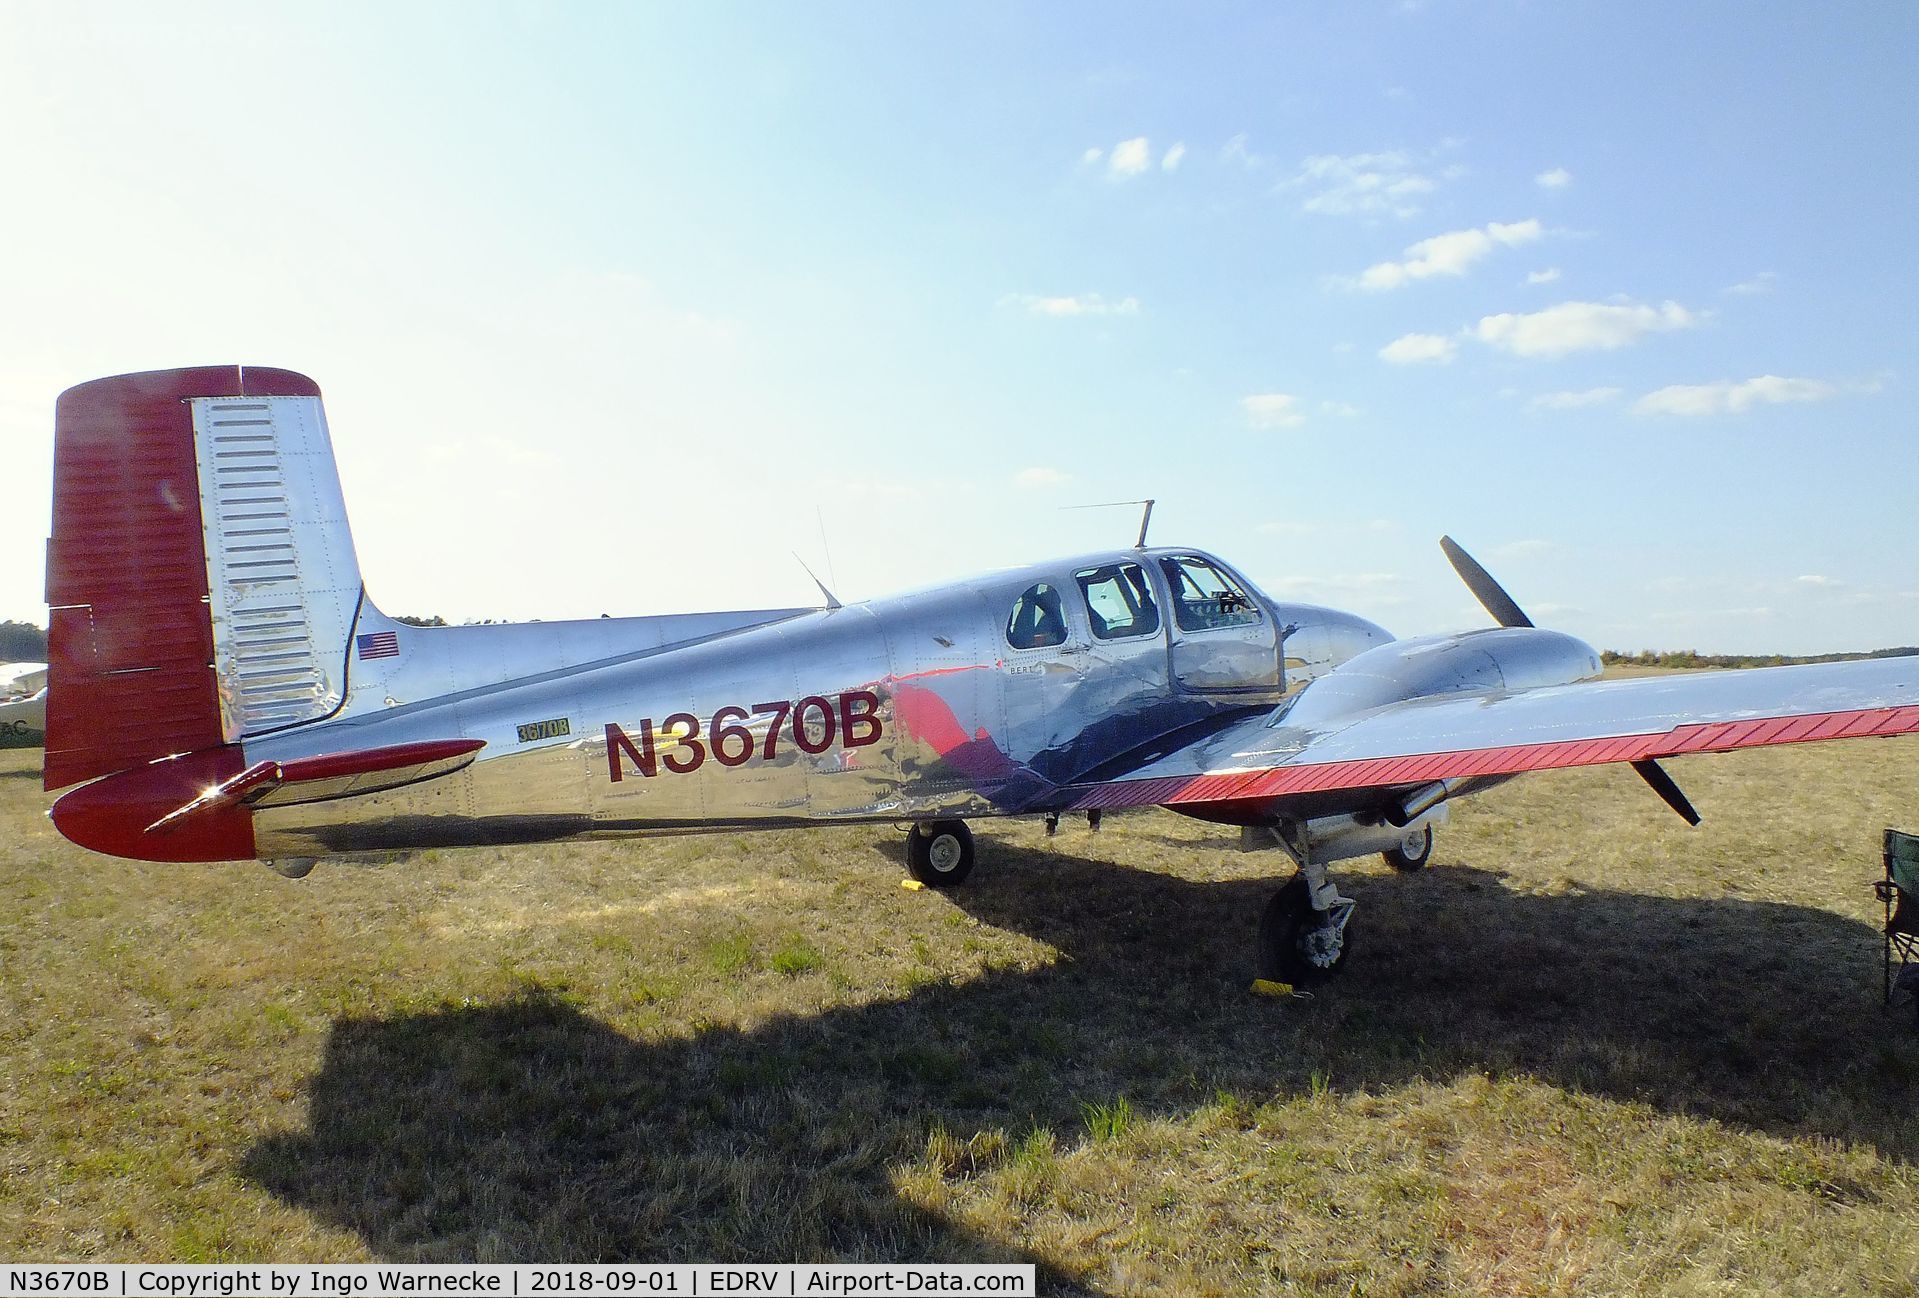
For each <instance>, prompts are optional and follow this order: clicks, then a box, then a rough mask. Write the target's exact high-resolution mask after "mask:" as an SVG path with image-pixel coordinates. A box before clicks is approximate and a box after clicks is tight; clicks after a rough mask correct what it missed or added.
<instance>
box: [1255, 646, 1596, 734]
mask: <svg viewBox="0 0 1919 1298" xmlns="http://www.w3.org/2000/svg"><path fill="white" fill-rule="evenodd" d="M1602 670H1603V668H1602V665H1601V663H1600V661H1599V654H1598V652H1597V651H1596V650H1594V649H1593V647H1592V646H1591V645H1589V644H1587V643H1586V642H1585V641H1583V640H1580V639H1578V638H1576V637H1574V636H1569V635H1567V634H1566V633H1565V632H1563V631H1542V630H1540V629H1539V628H1537V627H1488V628H1486V629H1485V630H1483V631H1463V632H1460V633H1458V634H1456V635H1439V636H1421V637H1419V638H1417V639H1412V640H1394V641H1393V642H1392V643H1390V644H1383V645H1380V646H1379V647H1378V648H1376V649H1368V650H1367V651H1366V652H1365V653H1362V654H1359V655H1358V656H1356V657H1354V658H1350V659H1348V660H1347V661H1345V662H1343V663H1341V664H1340V665H1339V666H1338V667H1337V668H1335V669H1334V670H1332V671H1331V672H1328V673H1327V674H1326V675H1324V676H1322V677H1320V678H1319V679H1318V680H1316V681H1314V682H1313V683H1312V684H1311V685H1309V686H1307V687H1306V688H1305V689H1304V690H1302V691H1300V693H1299V697H1297V698H1295V699H1294V700H1293V701H1292V702H1291V703H1290V704H1288V705H1287V706H1286V707H1285V708H1284V709H1283V710H1282V711H1281V712H1280V713H1279V714H1278V715H1277V716H1275V718H1274V724H1275V725H1279V726H1310V725H1313V724H1315V723H1316V722H1318V721H1320V720H1321V719H1323V718H1331V717H1339V718H1346V719H1350V718H1351V717H1352V716H1354V715H1356V714H1358V713H1360V712H1363V711H1365V710H1367V709H1369V708H1377V707H1384V706H1385V705H1386V704H1389V703H1399V702H1402V701H1403V700H1406V699H1413V698H1424V697H1427V696H1429V695H1444V694H1467V693H1497V694H1510V693H1514V692H1517V691H1519V690H1531V689H1538V688H1539V687H1541V686H1543V685H1568V684H1571V683H1572V682H1574V681H1583V680H1591V679H1592V678H1594V677H1596V676H1598V675H1599V674H1600V672H1601V671H1602Z"/></svg>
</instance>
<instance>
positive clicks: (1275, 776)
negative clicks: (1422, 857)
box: [1074, 705, 1919, 808]
mask: <svg viewBox="0 0 1919 1298" xmlns="http://www.w3.org/2000/svg"><path fill="white" fill-rule="evenodd" d="M1915 732H1919V705H1908V706H1905V707H1897V708H1867V709H1862V710H1860V711H1857V712H1825V713H1812V714H1807V715H1803V716H1793V717H1760V718H1756V719H1753V720H1750V721H1721V722H1712V723H1707V724H1697V723H1695V724H1691V725H1684V726H1678V727H1675V728H1674V729H1672V730H1670V731H1665V732H1659V733H1653V734H1639V735H1618V736H1614V737H1611V738H1605V739H1564V740H1554V741H1551V742H1548V743H1541V744H1517V745H1511V746H1505V747H1498V748H1481V749H1472V750H1466V751H1461V752H1441V753H1419V754H1412V755H1407V756H1399V757H1367V758H1356V759H1352V760H1348V761H1339V762H1320V763H1316V764H1310V765H1299V766H1278V767H1274V768H1272V769H1271V770H1266V771H1253V772H1244V771H1241V772H1233V773H1230V774H1201V775H1192V776H1160V777H1158V778H1155V779H1148V780H1135V781H1131V782H1120V783H1118V784H1109V785H1099V786H1095V787H1092V788H1088V789H1084V790H1082V791H1081V792H1080V796H1079V799H1078V801H1077V802H1075V803H1074V805H1075V806H1076V807H1082V808H1084V807H1095V806H1148V805H1157V806H1169V805H1173V804H1179V803H1196V802H1208V803H1215V802H1248V801H1254V800H1257V799H1264V798H1277V797H1283V796H1285V795H1287V794H1294V793H1318V792H1324V791H1327V790H1333V789H1369V788H1389V787H1393V786H1398V785H1405V784H1414V783H1425V782H1428V781H1431V780H1440V779H1449V778H1457V777H1461V776H1474V775H1512V774H1518V773H1520V772H1523V771H1536V770H1546V769H1553V768H1563V767H1573V766H1596V765H1600V764H1603V763H1606V762H1629V761H1637V760H1639V759H1641V758H1645V757H1677V756H1682V755H1684V754H1687V753H1697V752H1707V751H1724V750H1730V749H1738V748H1757V747H1762V746H1769V745H1773V744H1791V743H1804V742H1808V741H1811V740H1821V739H1857V738H1865V737H1867V736H1875V735H1904V734H1912V733H1915Z"/></svg>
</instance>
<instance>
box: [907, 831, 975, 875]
mask: <svg viewBox="0 0 1919 1298" xmlns="http://www.w3.org/2000/svg"><path fill="white" fill-rule="evenodd" d="M906 868H907V870H908V871H909V872H911V874H912V876H913V877H914V878H915V879H918V880H919V881H920V882H921V883H923V884H925V885H926V886H927V887H929V888H952V887H956V886H958V885H959V884H962V883H964V882H966V876H967V875H969V874H971V873H972V872H973V831H972V830H970V829H968V828H967V827H966V822H965V821H963V820H934V821H929V822H927V823H925V824H919V825H915V826H913V828H912V830H911V832H909V833H908V834H907V835H906Z"/></svg>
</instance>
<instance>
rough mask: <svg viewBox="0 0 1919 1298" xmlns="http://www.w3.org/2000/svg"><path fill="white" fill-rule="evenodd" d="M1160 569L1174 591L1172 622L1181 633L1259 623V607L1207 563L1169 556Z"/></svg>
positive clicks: (1202, 560) (1183, 556)
mask: <svg viewBox="0 0 1919 1298" xmlns="http://www.w3.org/2000/svg"><path fill="white" fill-rule="evenodd" d="M1159 566H1160V569H1161V571H1163V572H1164V573H1165V574H1166V584H1167V585H1168V586H1170V587H1171V588H1172V591H1173V620H1174V621H1176V622H1178V623H1179V629H1180V630H1182V631H1210V630H1212V629H1214V628H1215V627H1222V626H1247V625H1249V624H1251V623H1254V622H1258V621H1259V620H1260V613H1259V606H1258V605H1256V604H1254V603H1253V601H1252V598H1251V597H1250V596H1248V595H1247V594H1246V592H1245V590H1244V589H1242V588H1241V586H1240V584H1239V583H1238V582H1236V581H1234V580H1233V579H1232V578H1231V577H1228V576H1227V575H1226V574H1225V573H1223V572H1221V571H1220V570H1219V569H1218V568H1217V567H1215V566H1214V565H1213V564H1210V563H1208V562H1207V561H1206V560H1204V559H1199V558H1195V557H1193V556H1191V555H1179V556H1177V557H1175V556H1171V555H1169V556H1167V557H1166V558H1164V559H1161V560H1160V561H1159Z"/></svg>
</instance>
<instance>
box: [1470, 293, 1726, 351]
mask: <svg viewBox="0 0 1919 1298" xmlns="http://www.w3.org/2000/svg"><path fill="white" fill-rule="evenodd" d="M1701 318H1702V317H1701V316H1700V315H1699V314H1697V313H1696V312H1692V311H1688V310H1687V309H1686V308H1685V307H1683V306H1681V305H1679V304H1678V303H1677V302H1665V303H1661V304H1660V305H1659V306H1647V305H1645V304H1644V303H1638V302H1562V303H1561V304H1560V305H1558V306H1555V307H1548V308H1546V309H1545V310H1544V311H1534V312H1531V313H1530V314H1524V315H1520V314H1514V313H1512V312H1507V313H1505V314H1502V315H1489V316H1486V317H1485V318H1483V319H1482V320H1480V322H1479V324H1478V326H1477V327H1476V328H1474V329H1473V331H1472V333H1473V336H1474V337H1476V338H1478V339H1479V341H1480V342H1483V343H1485V344H1486V345H1487V346H1489V347H1496V348H1498V349H1499V350H1500V351H1503V352H1510V353H1511V354H1513V355H1514V356H1527V357H1540V358H1552V357H1557V356H1567V355H1570V354H1571V353H1573V352H1584V351H1612V350H1614V349H1615V348H1619V347H1625V346H1627V345H1629V344H1631V343H1635V342H1638V341H1639V340H1640V339H1641V338H1643V337H1645V336H1646V335H1647V334H1650V333H1663V332H1665V331H1667V330H1671V329H1689V328H1691V327H1692V326H1694V325H1696V324H1698V323H1699V321H1700V320H1701Z"/></svg>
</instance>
